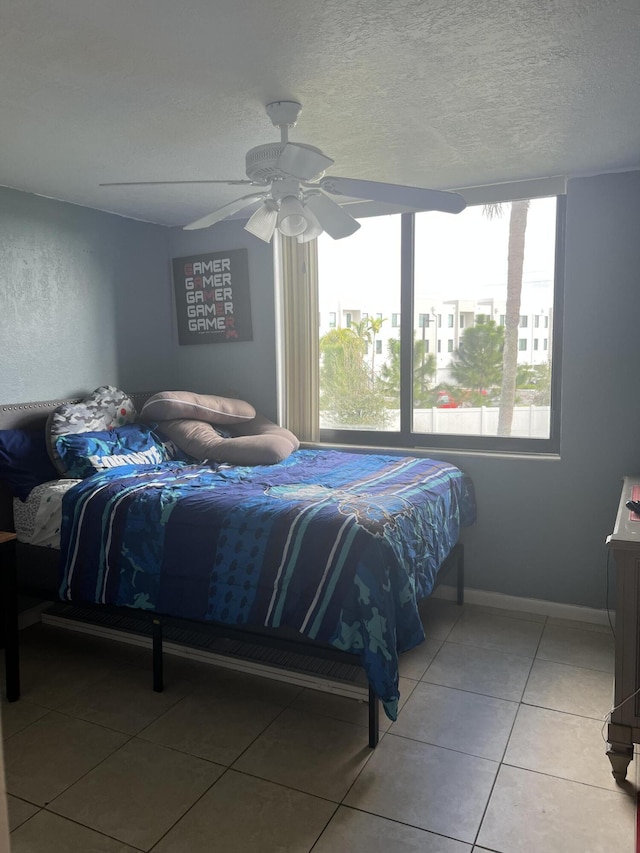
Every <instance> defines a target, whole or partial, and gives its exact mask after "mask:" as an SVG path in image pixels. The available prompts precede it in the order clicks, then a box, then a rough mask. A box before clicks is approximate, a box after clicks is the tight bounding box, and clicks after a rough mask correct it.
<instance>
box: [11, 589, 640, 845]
mask: <svg viewBox="0 0 640 853" xmlns="http://www.w3.org/2000/svg"><path fill="white" fill-rule="evenodd" d="M424 612H425V626H426V631H427V641H426V642H425V643H424V644H422V645H421V646H420V647H419V648H417V649H415V650H413V651H412V652H409V653H408V654H406V655H405V656H403V659H402V667H401V674H402V680H401V692H402V708H401V711H400V714H399V716H398V720H397V721H396V722H395V723H393V724H390V723H389V721H388V720H386V718H383V720H382V725H381V729H382V732H381V734H382V736H381V740H380V744H379V745H378V747H377V749H375V750H370V749H369V748H368V747H367V728H366V726H367V713H366V706H365V705H363V704H362V703H358V702H355V701H354V700H350V699H345V698H342V697H336V696H333V695H329V694H323V693H318V692H316V691H312V690H304V689H301V688H299V687H296V686H292V685H287V684H282V683H278V682H274V681H270V680H267V679H262V678H254V677H250V676H246V675H240V674H236V673H233V672H230V671H228V670H221V669H217V668H214V667H211V666H207V665H205V664H199V663H195V662H193V661H188V660H184V659H181V658H175V657H167V659H166V661H167V662H166V689H165V692H164V693H162V694H155V693H153V692H152V690H151V689H150V686H149V681H150V674H149V653H148V652H147V651H146V650H141V649H138V648H135V647H131V646H125V645H123V644H119V643H111V642H108V641H104V640H97V639H95V638H90V637H87V636H83V635H77V634H73V633H70V632H67V631H62V630H60V629H56V628H52V627H47V626H42V625H38V626H34V627H32V628H29V629H27V630H26V631H24V632H23V649H22V668H23V669H22V676H23V698H22V699H21V700H20V701H19V702H17V703H13V704H11V705H9V704H7V703H3V705H2V715H3V728H4V739H5V740H4V749H5V761H6V774H7V788H8V791H9V811H10V821H11V827H12V836H11V837H12V853H27V851H28V853H67V851H69V853H75V851H81V853H134V851H140V850H142V851H153V853H215V851H225V853H275V851H279V853H307V851H313V853H383V851H384V853H396V851H398V853H400V851H402V853H404V851H408V852H409V853H412V851H415V853H417V851H421V853H471V851H477V853H480V851H499V853H556V851H557V853H560V851H562V853H574V851H575V853H613V851H615V853H627V852H628V853H633V851H634V850H635V839H634V831H635V802H636V790H637V788H636V784H637V770H636V765H637V764H640V762H639V761H638V760H637V758H636V759H635V760H634V762H633V763H632V764H631V766H630V768H629V774H628V781H627V783H625V784H624V785H623V786H618V785H616V784H615V782H614V780H613V777H612V776H611V772H610V765H609V761H608V759H607V758H606V756H605V744H604V740H603V722H602V721H603V717H604V715H605V714H606V712H607V711H608V710H609V706H610V701H611V688H612V672H613V640H612V636H611V632H610V630H609V629H608V628H606V627H604V626H596V625H587V624H583V623H577V622H568V621H563V620H559V619H552V618H545V617H539V616H536V615H532V614H527V613H514V612H513V611H501V610H496V609H492V608H483V607H475V606H472V605H465V606H464V607H462V608H459V607H457V606H456V605H455V604H454V603H453V602H449V601H444V600H442V599H433V600H431V601H429V602H428V603H427V605H426V607H425V610H424Z"/></svg>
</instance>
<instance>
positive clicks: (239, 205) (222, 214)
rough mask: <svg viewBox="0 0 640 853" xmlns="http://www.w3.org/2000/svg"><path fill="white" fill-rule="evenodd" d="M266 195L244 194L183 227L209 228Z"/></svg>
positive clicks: (191, 229) (194, 228)
mask: <svg viewBox="0 0 640 853" xmlns="http://www.w3.org/2000/svg"><path fill="white" fill-rule="evenodd" d="M266 196H267V194H266V193H252V194H251V195H245V196H242V198H237V199H236V200H235V201H231V202H229V204H225V205H224V206H223V207H219V208H218V209H217V210H214V211H213V213H209V214H207V216H203V217H202V218H201V219H196V221H195V222H190V223H189V224H188V225H184V226H183V229H184V230H185V231H196V230H197V229H198V228H209V226H210V225H215V224H216V222H221V221H222V220H223V219H226V218H227V217H228V216H231V215H232V214H233V213H237V212H238V211H239V210H242V209H243V208H244V207H249V206H250V205H251V204H253V202H254V201H260V199H263V198H266Z"/></svg>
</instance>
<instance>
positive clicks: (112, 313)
mask: <svg viewBox="0 0 640 853" xmlns="http://www.w3.org/2000/svg"><path fill="white" fill-rule="evenodd" d="M166 233H167V229H165V228H159V227H157V226H151V225H145V224H143V223H139V222H134V221H132V220H129V219H123V218H122V217H118V216H111V215H109V214H105V213H99V212H97V211H93V210H89V209H88V208H84V207H78V206H77V205H71V204H62V203H60V202H57V201H52V200H51V199H45V198H40V197H38V196H34V195H29V194H27V193H20V192H15V191H13V190H7V189H2V188H0V366H1V369H0V402H2V403H10V402H16V401H20V400H22V401H27V400H42V399H57V398H59V397H66V396H70V395H74V394H76V393H78V392H84V391H87V390H89V391H90V390H92V389H93V388H95V387H97V386H98V385H101V384H104V383H111V384H114V385H121V386H127V387H134V388H136V389H137V388H138V380H140V381H141V382H142V384H143V385H145V381H146V379H147V376H148V374H147V375H145V373H144V372H145V370H147V369H148V367H149V365H153V369H154V370H157V371H158V372H161V371H163V372H164V371H166V372H169V374H170V376H171V379H172V381H173V377H174V376H175V374H173V375H171V370H172V362H171V360H170V358H169V353H167V352H166V350H165V348H164V346H163V337H164V335H165V334H166V330H167V329H168V328H170V316H171V315H170V310H169V307H168V306H167V300H166V290H167V263H166V255H167V249H166ZM157 330H159V331H160V332H161V334H158V333H157ZM141 374H142V375H141ZM143 380H144V381H143ZM130 383H132V384H131V385H130ZM145 387H146V385H145Z"/></svg>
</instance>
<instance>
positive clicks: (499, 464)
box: [459, 172, 640, 607]
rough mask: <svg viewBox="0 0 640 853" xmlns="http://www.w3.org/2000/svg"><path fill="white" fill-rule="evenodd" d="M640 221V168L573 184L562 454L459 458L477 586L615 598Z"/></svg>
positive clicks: (639, 454)
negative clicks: (612, 547)
mask: <svg viewBox="0 0 640 853" xmlns="http://www.w3.org/2000/svg"><path fill="white" fill-rule="evenodd" d="M639 223H640V172H633V173H631V172H627V173H621V174H611V175H603V176H598V177H592V178H583V179H576V180H572V181H570V182H569V187H568V210H567V246H566V266H565V306H564V317H565V322H564V331H563V353H562V358H563V382H562V444H561V454H560V456H561V458H560V459H559V460H554V461H543V460H537V459H518V458H514V459H509V458H504V459H494V458H486V457H482V456H476V457H464V458H462V457H460V458H459V463H460V465H461V466H462V467H464V468H465V469H466V470H467V471H468V472H469V473H470V474H471V475H472V477H473V479H474V481H475V485H476V489H477V496H478V505H479V521H478V524H477V525H476V527H475V528H473V529H472V530H470V531H469V536H468V543H469V547H468V555H469V558H468V563H469V573H468V582H469V585H470V586H472V587H478V588H482V589H487V590H493V591H497V592H502V593H507V594H511V595H519V596H525V597H531V598H540V599H548V600H552V601H559V602H565V603H571V604H580V605H585V606H589V607H604V606H605V602H606V575H607V549H606V547H605V544H604V543H605V539H606V537H607V535H608V534H609V533H610V532H611V531H612V528H613V523H614V521H615V515H616V510H617V505H618V499H619V496H620V486H621V478H622V477H623V476H624V475H625V474H634V473H640V379H639V375H640V374H639V372H638V361H637V353H638V346H639V344H640V272H639V271H640V241H639V240H638V224H639Z"/></svg>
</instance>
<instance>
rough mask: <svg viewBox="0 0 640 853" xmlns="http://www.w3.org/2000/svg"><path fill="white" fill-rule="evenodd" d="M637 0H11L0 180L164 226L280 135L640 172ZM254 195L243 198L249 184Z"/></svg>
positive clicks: (521, 173) (183, 217) (521, 165)
mask: <svg viewBox="0 0 640 853" xmlns="http://www.w3.org/2000/svg"><path fill="white" fill-rule="evenodd" d="M639 71H640V2H639V0H620V2H618V0H611V2H608V0H455V2H452V0H315V2H309V0H181V2H176V0H172V2H168V0H56V2H55V3H52V2H50V0H3V2H2V6H1V7H0V185H4V186H8V187H14V188H17V189H21V190H26V191H28V192H33V193H38V194H41V195H45V196H50V197H53V198H56V199H62V200H65V201H69V202H74V203H76V204H81V205H86V206H88V207H92V208H98V209H101V210H108V211H113V212H116V213H119V214H122V215H124V216H131V217H134V218H137V219H143V220H147V221H150V222H156V223H162V224H165V225H182V224H185V223H186V222H189V221H191V220H193V219H196V218H198V217H199V216H202V215H204V214H206V213H209V212H210V211H211V210H213V209H215V208H216V207H218V206H220V205H222V204H225V203H227V202H228V201H231V200H232V199H234V198H236V197H238V196H239V195H241V194H244V193H243V192H242V191H243V190H244V191H245V192H246V188H240V187H226V186H222V187H217V186H215V185H214V186H211V185H208V186H207V185H204V186H201V187H192V186H183V187H175V186H174V187H145V188H141V187H135V188H101V187H99V186H98V185H99V184H100V183H102V182H108V181H155V180H177V179H207V178H209V179H216V178H243V177H244V155H245V152H246V150H247V149H248V148H250V147H252V146H254V145H259V144H261V143H264V142H269V141H275V140H277V139H279V131H278V130H277V129H276V128H274V127H273V126H272V124H271V122H270V121H269V119H268V118H267V116H266V114H265V112H264V105H265V104H266V103H268V102H270V101H276V100H298V101H300V102H301V103H302V104H303V112H302V114H301V116H300V119H299V121H298V124H297V126H296V127H295V128H294V129H293V130H292V131H291V134H290V138H291V139H292V141H298V142H306V143H309V144H312V145H316V146H318V147H319V148H321V149H322V150H323V151H324V152H325V153H326V154H328V155H329V156H330V157H332V158H333V159H334V160H335V165H334V166H332V167H331V169H330V171H331V173H332V174H335V175H342V176H349V177H354V178H366V179H371V180H378V181H388V182H393V183H404V184H413V185H419V186H426V187H432V188H436V189H446V188H455V187H464V186H473V185H478V184H487V183H495V182H503V181H512V180H520V179H525V178H537V177H543V176H548V175H569V176H570V175H576V174H585V173H593V172H606V171H613V170H620V169H629V168H635V167H639V166H640V147H639V142H640V81H639V79H638V78H639ZM239 190H240V192H239Z"/></svg>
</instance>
